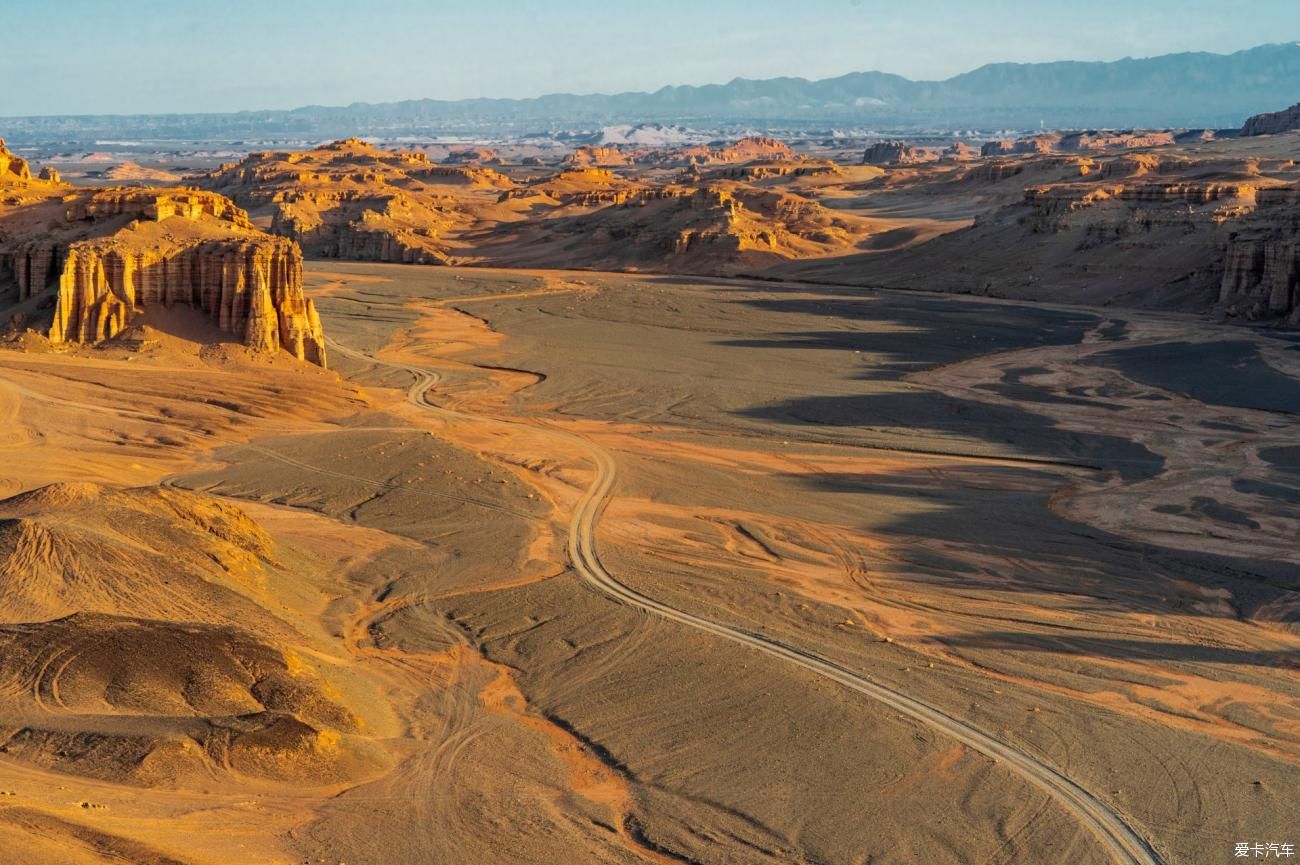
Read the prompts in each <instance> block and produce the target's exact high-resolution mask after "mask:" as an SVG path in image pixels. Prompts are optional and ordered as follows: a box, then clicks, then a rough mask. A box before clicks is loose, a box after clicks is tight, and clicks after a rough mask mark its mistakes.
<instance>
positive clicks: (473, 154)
mask: <svg viewBox="0 0 1300 865" xmlns="http://www.w3.org/2000/svg"><path fill="white" fill-rule="evenodd" d="M501 161H502V160H501V157H500V156H499V155H498V154H497V152H496V151H495V150H493V149H492V148H490V147H467V148H465V149H463V150H453V151H451V152H450V153H448V154H447V158H446V159H444V160H443V162H445V163H447V164H449V165H500V164H501Z"/></svg>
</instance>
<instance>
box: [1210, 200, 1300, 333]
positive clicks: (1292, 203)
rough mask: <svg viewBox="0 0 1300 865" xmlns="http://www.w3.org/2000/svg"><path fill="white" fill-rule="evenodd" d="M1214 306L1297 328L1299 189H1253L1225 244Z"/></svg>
mask: <svg viewBox="0 0 1300 865" xmlns="http://www.w3.org/2000/svg"><path fill="white" fill-rule="evenodd" d="M1219 303H1220V304H1222V305H1223V307H1224V309H1225V311H1227V312H1228V313H1229V314H1231V315H1243V316H1245V317H1247V318H1250V319H1264V318H1270V317H1280V316H1285V317H1286V318H1287V319H1288V320H1289V321H1290V323H1292V324H1300V187H1289V188H1280V189H1261V190H1259V192H1258V193H1257V195H1256V210H1255V212H1254V213H1253V214H1252V216H1251V218H1250V219H1249V220H1247V221H1246V223H1245V225H1244V226H1243V227H1242V229H1241V230H1239V231H1237V232H1234V233H1233V235H1232V237H1231V238H1230V239H1229V241H1228V246H1227V251H1226V254H1225V256H1224V263H1223V281H1222V282H1221V283H1220V285H1219Z"/></svg>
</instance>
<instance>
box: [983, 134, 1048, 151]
mask: <svg viewBox="0 0 1300 865" xmlns="http://www.w3.org/2000/svg"><path fill="white" fill-rule="evenodd" d="M1060 140H1061V136H1060V135H1056V134H1049V135H1031V136H1029V137H1028V138H1017V139H1016V140H1015V141H988V142H985V143H984V146H983V147H981V148H980V155H981V156H1010V155H1013V154H1040V155H1041V154H1045V153H1051V152H1052V151H1053V150H1055V149H1056V145H1057V143H1058V142H1059V141H1060Z"/></svg>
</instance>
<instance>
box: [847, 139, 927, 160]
mask: <svg viewBox="0 0 1300 865" xmlns="http://www.w3.org/2000/svg"><path fill="white" fill-rule="evenodd" d="M938 158H939V156H938V154H937V153H935V152H934V151H933V150H929V149H927V148H924V147H913V146H912V145H910V144H908V143H907V142H906V141H877V142H876V143H875V144H873V145H871V146H870V147H868V148H867V149H866V152H865V153H863V154H862V164H863V165H915V164H917V163H919V162H932V161H934V160H936V159H938Z"/></svg>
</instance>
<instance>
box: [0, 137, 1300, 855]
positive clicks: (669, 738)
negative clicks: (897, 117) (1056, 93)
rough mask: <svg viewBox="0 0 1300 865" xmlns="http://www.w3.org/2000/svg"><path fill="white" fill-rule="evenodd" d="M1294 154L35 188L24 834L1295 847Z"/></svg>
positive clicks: (1053, 848)
mask: <svg viewBox="0 0 1300 865" xmlns="http://www.w3.org/2000/svg"><path fill="white" fill-rule="evenodd" d="M1296 135H1297V133H1288V134H1284V135H1276V136H1269V137H1267V138H1264V139H1250V138H1243V139H1240V140H1226V141H1213V140H1206V141H1203V142H1202V141H1196V142H1193V143H1191V144H1188V143H1186V142H1185V141H1184V142H1179V141H1175V140H1174V139H1173V138H1172V137H1170V138H1169V140H1168V141H1165V140H1163V139H1161V140H1160V141H1155V142H1151V141H1146V140H1145V139H1143V140H1136V141H1134V140H1128V141H1126V142H1121V144H1120V145H1118V147H1119V149H1118V150H1115V149H1114V147H1115V145H1114V143H1113V142H1111V143H1109V144H1104V145H1099V146H1098V147H1099V150H1098V152H1097V153H1094V154H1092V155H1084V156H1080V155H1078V154H1072V155H1062V154H1061V153H1046V154H1045V153H1043V152H1040V150H1039V149H1034V150H1033V151H1032V152H1029V151H1028V150H1027V151H1025V152H1021V153H1017V154H1012V155H1008V156H1005V157H1004V156H1002V155H999V154H994V156H993V157H992V159H991V160H990V159H986V158H983V157H976V156H975V155H973V154H965V153H963V152H961V151H957V152H956V153H955V154H952V153H950V154H946V155H945V156H944V157H942V158H940V156H939V154H937V153H921V152H920V151H916V152H913V151H911V150H907V151H904V150H899V149H898V148H894V149H893V150H890V152H888V153H886V154H885V155H884V158H885V159H886V160H887V161H889V165H888V167H881V166H879V165H866V164H854V165H848V166H841V165H838V164H836V163H835V162H834V160H832V159H827V158H824V157H825V156H826V154H816V155H815V158H814V157H807V156H801V155H796V154H794V153H793V151H791V153H786V152H785V151H786V150H788V149H789V148H785V146H784V145H782V144H780V143H779V142H773V141H768V140H761V139H760V140H749V141H744V142H740V143H738V144H735V145H734V146H733V147H734V148H736V149H732V150H728V149H727V148H722V149H714V150H709V149H707V148H706V149H703V150H702V151H697V152H695V153H693V154H688V155H687V156H685V157H683V156H682V155H681V154H676V155H671V154H670V155H664V154H651V155H649V156H646V155H644V154H642V155H639V156H636V157H635V158H636V159H642V160H643V161H642V162H641V163H640V167H637V164H636V162H635V160H634V159H632V160H631V161H629V162H628V163H627V164H626V165H622V166H621V167H620V166H619V165H615V164H608V165H604V166H594V165H591V164H587V163H591V162H601V163H618V162H620V160H623V159H625V158H628V157H626V154H622V153H621V152H613V151H612V152H599V151H590V150H589V151H578V152H575V154H571V155H570V156H569V157H567V158H566V162H565V164H563V165H560V166H544V165H540V164H537V163H532V162H530V163H529V164H527V165H520V166H517V169H516V170H510V171H507V170H505V169H502V170H498V169H497V168H490V167H486V166H482V165H466V164H465V163H466V162H473V161H474V160H475V159H479V160H480V161H481V159H482V154H479V155H478V156H477V157H475V156H474V155H470V156H466V157H464V158H463V159H462V160H459V161H457V162H456V163H455V164H447V165H436V164H432V163H430V162H429V160H428V159H427V158H421V157H420V156H419V155H417V154H412V153H404V154H395V153H389V152H387V151H382V150H379V149H376V148H374V147H372V146H370V145H368V144H365V143H363V142H359V141H343V142H336V143H334V144H331V145H326V146H324V147H321V148H317V149H314V150H312V151H309V152H306V153H270V154H252V155H250V156H248V157H246V159H245V160H244V161H243V162H242V163H237V164H234V165H224V166H220V167H218V168H214V169H212V170H211V171H209V172H207V173H205V174H203V175H202V176H200V177H197V178H194V183H193V184H192V185H186V186H184V187H167V186H164V187H161V188H151V189H148V190H143V191H142V189H141V188H137V187H115V186H114V187H98V186H95V187H81V186H76V187H71V186H69V185H68V184H66V183H64V182H63V181H62V179H61V178H59V177H58V176H57V175H54V176H47V177H43V178H33V177H31V175H30V172H28V173H27V174H26V175H25V176H23V177H22V178H21V182H20V181H18V180H15V181H13V183H14V184H15V186H14V190H13V191H11V196H12V197H11V200H10V202H9V207H10V208H11V209H10V210H9V211H8V212H7V213H8V215H7V217H6V218H7V220H8V221H7V222H4V223H3V224H4V225H8V226H11V227H10V229H9V232H8V234H6V235H5V236H4V237H0V240H5V241H12V244H11V246H12V248H11V249H9V250H8V252H7V253H6V254H8V255H9V256H10V258H9V259H7V260H6V262H5V264H6V267H7V275H12V280H11V283H12V284H10V285H8V287H7V288H6V291H7V292H8V294H7V295H6V297H7V299H8V301H9V302H10V303H9V306H10V309H11V312H10V328H9V334H8V337H7V339H6V343H5V347H4V350H3V351H0V418H3V419H4V424H3V429H4V431H5V433H6V435H5V436H4V437H3V439H2V440H0V495H3V496H4V498H3V500H0V585H3V592H0V613H2V615H0V647H3V648H2V649H0V841H2V842H3V844H4V847H3V848H0V849H4V850H5V851H6V853H5V856H4V861H6V862H13V863H15V865H46V863H50V862H67V863H71V865H100V863H112V862H131V863H141V865H173V863H183V865H222V863H267V865H291V863H312V865H316V863H320V865H343V863H346V865H369V863H374V865H387V863H466V862H499V863H521V865H522V863H537V862H565V863H584V862H590V863H606V862H620V863H623V862H626V863H637V862H653V863H671V862H689V863H702V865H703V863H708V865H714V863H717V865H722V863H742V862H743V863H773V865H775V863H809V865H811V863H920V862H924V863H927V865H928V863H1058V862H1059V863H1065V862H1069V863H1099V865H1100V863H1114V862H1124V863H1155V862H1162V863H1189V865H1202V863H1204V865H1211V863H1220V862H1224V861H1227V860H1228V859H1229V858H1231V857H1232V851H1233V844H1234V842H1237V841H1255V840H1258V839H1288V838H1290V837H1292V836H1294V834H1295V828H1296V826H1297V825H1300V797H1297V796H1296V782H1297V781H1298V780H1300V768H1298V767H1300V677H1298V676H1297V670H1298V669H1300V660H1298V659H1300V630H1298V629H1297V622H1298V621H1300V594H1298V592H1300V548H1297V546H1296V543H1295V538H1296V536H1297V528H1298V527H1300V444H1297V440H1298V439H1297V432H1300V429H1298V427H1300V423H1298V422H1297V412H1300V354H1297V349H1300V339H1298V338H1297V336H1296V332H1295V331H1294V330H1292V329H1289V328H1288V327H1287V326H1286V325H1287V323H1288V322H1289V321H1290V322H1293V321H1294V316H1295V310H1296V308H1297V304H1296V302H1295V287H1294V281H1293V282H1292V283H1287V282H1286V281H1285V280H1283V281H1282V283H1281V284H1282V286H1283V288H1284V289H1289V290H1290V291H1291V293H1290V294H1287V293H1286V291H1282V292H1281V294H1279V293H1278V292H1277V291H1276V290H1274V291H1272V293H1270V291H1269V285H1271V284H1272V283H1269V282H1268V280H1270V279H1275V278H1276V274H1275V272H1274V271H1273V270H1270V269H1269V268H1271V267H1273V264H1272V262H1275V260H1276V259H1277V258H1278V257H1279V256H1280V253H1278V252H1277V249H1279V248H1280V247H1279V244H1283V245H1284V244H1285V243H1286V242H1289V241H1285V240H1278V239H1277V237H1276V236H1275V235H1277V234H1279V233H1281V234H1285V231H1286V230H1288V229H1286V228H1285V226H1283V227H1279V224H1278V223H1277V222H1276V221H1272V217H1270V216H1269V214H1270V213H1273V212H1274V211H1270V210H1268V208H1270V207H1285V206H1286V202H1293V201H1294V189H1295V183H1296V175H1295V169H1294V165H1295V162H1294V159H1293V158H1292V157H1293V155H1294V154H1295V153H1296V152H1297V147H1298V146H1300V145H1297V138H1296ZM900 146H901V145H900ZM1053 146H1056V145H1055V144H1053V145H1050V146H1047V149H1049V150H1050V149H1051V147H1053ZM1035 147H1036V146H1035ZM1108 147H1109V148H1112V149H1109V150H1108V149H1106V148H1108ZM718 154H722V155H718ZM1135 154H1136V155H1135ZM868 155H870V154H868ZM674 160H676V161H674ZM683 160H685V162H683ZM304 166H306V167H304ZM15 174H16V173H15ZM154 179H156V178H154ZM1198 184H1199V185H1198ZM223 196H230V199H231V201H233V202H234V203H233V204H232V203H231V201H228V200H227V199H226V198H224V197H223ZM241 208H244V209H246V210H247V212H245V210H244V209H241ZM1189 225H1191V226H1193V228H1194V229H1195V231H1193V230H1191V229H1188V226H1189ZM14 226H16V227H14ZM32 226H41V229H40V231H41V232H45V233H44V234H39V236H38V235H37V234H35V233H33V232H34V231H35V230H34V229H33V228H32ZM49 226H53V227H49ZM24 232H27V233H26V234H24ZM267 232H269V233H267ZM46 236H49V237H54V238H56V240H55V241H53V242H46V241H45V240H44V239H43V238H45V237H46ZM33 237H36V238H37V239H36V240H32V239H31V238H33ZM105 238H107V240H105ZM1249 244H1254V245H1251V246H1249V247H1248V246H1247V245H1249ZM1287 248H1292V247H1287ZM1234 250H1235V251H1234ZM304 252H305V253H306V260H305V261H304V260H303V255H304ZM1070 253H1073V254H1070ZM367 259H368V260H367ZM565 262H570V264H571V266H565ZM446 265H452V266H446ZM455 265H460V266H455ZM502 265H508V266H502ZM578 266H581V267H582V268H584V269H576V267H578ZM60 271H61V272H60ZM1008 273H1012V274H1014V276H1008V275H1007V274H1008ZM34 274H35V275H34ZM927 280H928V281H929V282H930V283H933V284H923V283H926V282H927ZM1142 280H1146V281H1147V283H1145V284H1144V285H1148V284H1149V286H1154V287H1155V288H1153V289H1152V290H1150V291H1148V290H1146V289H1145V288H1144V287H1142V286H1139V285H1135V283H1138V282H1141V281H1142ZM1045 286H1047V287H1050V290H1047V288H1045ZM900 288H901V289H906V290H900ZM925 289H930V290H925ZM999 294H1000V295H1002V296H1001V297H997V296H994V295H999ZM43 316H44V317H46V318H49V319H50V321H51V322H52V323H51V324H49V325H48V326H47V325H45V324H44V323H41V322H43V319H42V317H43ZM38 323H39V324H38ZM327 357H328V366H326V358H327ZM1247 833H1248V834H1247Z"/></svg>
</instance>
